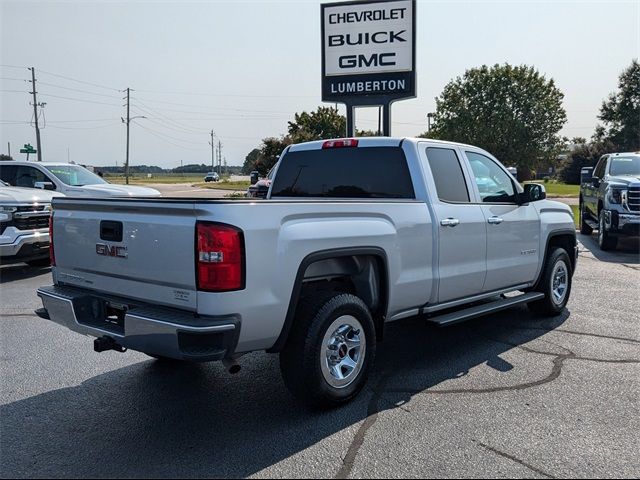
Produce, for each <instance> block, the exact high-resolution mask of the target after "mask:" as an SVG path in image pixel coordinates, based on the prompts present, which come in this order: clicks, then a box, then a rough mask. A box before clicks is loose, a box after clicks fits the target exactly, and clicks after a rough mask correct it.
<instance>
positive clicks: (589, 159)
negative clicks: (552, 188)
mask: <svg viewBox="0 0 640 480" xmlns="http://www.w3.org/2000/svg"><path fill="white" fill-rule="evenodd" d="M581 140H584V139H581ZM572 143H573V144H574V145H576V146H575V148H574V150H573V151H572V152H571V153H570V154H569V156H568V157H567V159H566V160H564V161H563V162H562V165H561V166H560V169H559V171H558V175H559V176H560V180H562V181H563V182H564V183H570V184H573V185H578V184H579V183H580V171H581V170H582V168H583V167H595V165H596V163H598V160H600V157H602V155H604V154H605V153H608V152H611V151H613V150H614V145H613V144H612V143H611V142H610V141H607V140H605V141H600V142H590V143H587V142H576V139H575V138H574V139H573V140H572Z"/></svg>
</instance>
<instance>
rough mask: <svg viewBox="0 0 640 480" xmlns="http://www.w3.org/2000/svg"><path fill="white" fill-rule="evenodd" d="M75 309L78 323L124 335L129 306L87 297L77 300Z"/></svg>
mask: <svg viewBox="0 0 640 480" xmlns="http://www.w3.org/2000/svg"><path fill="white" fill-rule="evenodd" d="M73 308H74V310H75V313H76V318H77V320H78V323H80V324H82V325H86V326H88V327H94V328H99V329H101V330H106V331H108V332H112V333H115V334H117V335H124V317H125V316H126V314H127V310H129V308H130V306H129V305H125V304H122V303H118V302H112V301H110V300H106V299H104V298H100V297H94V296H89V295H87V296H83V297H79V298H75V299H74V300H73Z"/></svg>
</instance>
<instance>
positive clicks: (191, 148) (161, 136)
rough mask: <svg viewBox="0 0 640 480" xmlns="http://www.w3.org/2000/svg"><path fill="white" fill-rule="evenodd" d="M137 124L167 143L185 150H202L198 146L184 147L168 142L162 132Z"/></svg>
mask: <svg viewBox="0 0 640 480" xmlns="http://www.w3.org/2000/svg"><path fill="white" fill-rule="evenodd" d="M138 126H139V127H140V128H142V129H143V130H146V131H147V132H149V133H150V134H151V135H153V136H154V137H157V138H159V139H160V140H162V141H163V142H165V143H168V144H169V145H173V146H174V147H178V148H182V149H186V150H193V151H198V152H200V151H202V150H201V149H200V148H193V147H186V146H184V145H178V144H177V143H173V142H170V141H169V140H167V139H166V138H164V136H163V135H162V134H159V133H156V132H155V131H154V130H151V129H149V128H147V127H145V126H143V125H140V124H138Z"/></svg>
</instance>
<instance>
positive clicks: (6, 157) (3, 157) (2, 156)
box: [0, 153, 13, 161]
mask: <svg viewBox="0 0 640 480" xmlns="http://www.w3.org/2000/svg"><path fill="white" fill-rule="evenodd" d="M2 160H13V157H12V156H11V155H7V154H6V153H0V161H2Z"/></svg>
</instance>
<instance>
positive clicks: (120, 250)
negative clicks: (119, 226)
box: [96, 243, 129, 258]
mask: <svg viewBox="0 0 640 480" xmlns="http://www.w3.org/2000/svg"><path fill="white" fill-rule="evenodd" d="M96 253H97V254H98V255H102V256H103V257H118V258H127V257H128V256H129V254H128V253H127V247H116V246H109V245H107V244H106V243H96Z"/></svg>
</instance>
